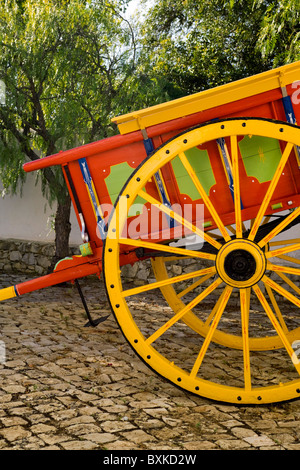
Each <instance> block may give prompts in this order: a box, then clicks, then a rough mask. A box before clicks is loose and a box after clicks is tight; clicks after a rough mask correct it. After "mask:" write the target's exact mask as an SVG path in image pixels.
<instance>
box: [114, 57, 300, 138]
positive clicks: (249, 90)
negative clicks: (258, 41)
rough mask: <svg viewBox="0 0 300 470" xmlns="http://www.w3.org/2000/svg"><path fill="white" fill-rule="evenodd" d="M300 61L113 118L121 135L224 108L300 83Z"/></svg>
mask: <svg viewBox="0 0 300 470" xmlns="http://www.w3.org/2000/svg"><path fill="white" fill-rule="evenodd" d="M299 76H300V61H298V62H294V63H293V64H288V65H284V66H283V67H278V68H277V69H273V70H269V71H267V72H263V73H260V74H257V75H253V76H251V77H247V78H244V79H242V80H237V81H235V82H232V83H228V84H226V85H221V86H219V87H216V88H212V89H210V90H205V91H202V92H200V93H195V94H193V95H189V96H186V97H184V98H179V99H176V100H172V101H168V102H167V103H163V104H159V105H156V106H152V107H149V108H145V109H142V110H139V111H136V112H132V113H128V114H124V115H122V116H117V117H114V118H113V119H112V121H113V122H114V123H116V124H117V125H118V128H119V132H120V133H121V134H128V133H129V132H134V131H137V130H139V129H145V128H147V127H150V126H154V125H156V124H160V123H162V122H167V121H170V120H173V119H177V118H180V117H183V116H188V115H191V114H194V113H198V112H201V111H205V110H207V109H212V108H215V107H217V106H222V105H225V104H228V103H232V102H233V101H238V100H241V99H244V98H248V97H250V96H255V95H257V94H259V93H264V92H267V91H270V90H274V89H277V88H281V87H284V86H286V85H288V84H291V83H293V82H295V81H297V80H299Z"/></svg>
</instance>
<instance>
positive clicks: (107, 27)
mask: <svg viewBox="0 0 300 470" xmlns="http://www.w3.org/2000/svg"><path fill="white" fill-rule="evenodd" d="M125 6H126V2H125V1H124V2H119V1H115V0H111V1H109V2H108V1H104V0H89V1H88V0H86V1H80V0H59V1H58V0H47V1H43V0H23V1H20V0H19V1H17V0H4V1H3V2H1V5H0V80H2V82H4V83H5V86H6V96H5V104H2V105H0V176H1V179H2V182H3V183H4V185H5V187H6V188H8V189H10V190H14V191H16V190H17V189H18V188H19V184H20V181H22V179H23V178H24V173H23V171H22V164H23V163H24V161H25V159H27V160H35V159H37V158H40V157H41V156H45V155H50V154H53V153H56V152H57V151H59V150H61V149H64V148H72V147H74V146H77V145H81V144H83V143H86V142H91V141H94V140H97V139H100V138H104V137H107V136H108V135H111V134H112V133H114V132H115V131H116V130H115V129H114V128H113V127H112V125H111V122H110V119H111V117H112V115H114V114H117V113H119V112H126V111H127V108H126V106H128V100H127V99H126V97H127V90H128V88H129V84H128V83H129V82H131V81H132V76H133V70H134V68H135V61H136V46H135V43H134V35H133V30H132V28H131V26H130V24H129V23H128V21H126V20H125V19H124V18H123V11H122V8H123V7H125ZM24 156H25V157H24ZM40 176H41V179H42V183H43V189H44V191H45V193H46V195H47V197H48V199H49V201H51V200H56V201H58V208H59V206H60V205H62V204H64V203H66V204H67V206H66V211H67V212H68V210H69V209H68V208H69V206H70V204H69V202H70V201H69V198H68V196H67V192H66V186H65V183H64V181H63V178H62V174H61V171H60V169H59V168H49V169H46V170H44V171H43V172H41V173H40ZM67 219H68V213H66V217H65V223H66V224H67V223H68V222H67ZM58 229H59V228H58Z"/></svg>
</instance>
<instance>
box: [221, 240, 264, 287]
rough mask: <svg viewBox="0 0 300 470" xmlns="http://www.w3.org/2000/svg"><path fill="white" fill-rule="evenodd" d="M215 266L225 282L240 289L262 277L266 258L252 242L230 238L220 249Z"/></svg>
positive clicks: (251, 284) (249, 285)
mask: <svg viewBox="0 0 300 470" xmlns="http://www.w3.org/2000/svg"><path fill="white" fill-rule="evenodd" d="M216 268H217V271H218V274H219V276H220V277H221V278H222V279H223V281H224V282H226V284H228V285H230V286H233V287H238V288H240V289H242V288H245V287H251V286H253V285H254V284H256V283H257V282H258V281H259V280H260V279H261V278H262V276H263V275H264V272H265V270H266V258H265V255H264V253H263V251H262V250H261V249H260V247H259V246H258V245H256V244H255V243H254V242H251V241H249V240H231V241H230V242H228V243H226V244H225V245H224V246H223V247H222V248H221V249H220V251H219V253H218V255H217V259H216Z"/></svg>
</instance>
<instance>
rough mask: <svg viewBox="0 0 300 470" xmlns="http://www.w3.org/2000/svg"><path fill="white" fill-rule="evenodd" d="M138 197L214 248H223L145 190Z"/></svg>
mask: <svg viewBox="0 0 300 470" xmlns="http://www.w3.org/2000/svg"><path fill="white" fill-rule="evenodd" d="M138 195H139V196H140V197H142V198H143V199H144V200H145V201H147V202H149V203H150V204H152V205H154V206H155V207H156V208H157V209H159V210H160V211H162V212H164V213H165V214H167V215H168V216H169V217H171V218H172V219H174V220H176V222H178V223H179V224H181V225H183V226H184V227H186V228H187V229H188V230H191V231H192V232H194V233H195V234H196V235H199V236H200V237H201V238H203V239H204V240H205V241H207V242H208V243H210V244H211V245H212V246H214V247H215V248H217V249H220V247H221V246H222V245H221V244H220V243H219V242H218V241H217V240H216V239H214V238H213V237H211V236H210V235H207V234H206V233H205V232H204V231H203V230H201V229H200V228H198V227H195V225H193V224H192V223H191V222H189V221H188V220H186V219H185V218H184V217H182V216H181V215H179V214H176V212H174V211H173V210H172V209H170V208H169V207H168V206H166V205H164V204H162V203H161V202H160V201H158V200H157V199H155V198H154V197H152V196H150V194H148V193H146V192H145V191H144V190H141V191H139V192H138Z"/></svg>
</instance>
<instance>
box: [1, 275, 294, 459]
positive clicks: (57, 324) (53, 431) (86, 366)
mask: <svg viewBox="0 0 300 470" xmlns="http://www.w3.org/2000/svg"><path fill="white" fill-rule="evenodd" d="M22 280H23V278H21V277H20V276H15V277H14V276H11V275H10V276H2V278H1V287H6V286H8V285H11V284H15V283H18V282H20V281H22ZM82 283H83V286H84V291H85V294H86V296H87V299H88V303H89V304H90V305H91V306H92V312H93V316H96V315H98V316H99V315H100V316H102V315H105V314H109V313H110V309H109V306H108V303H107V301H106V297H105V291H104V286H103V284H102V283H101V282H99V281H98V280H96V279H90V280H84V281H82ZM85 323H86V318H85V314H84V312H83V309H82V305H81V302H80V299H79V296H78V294H77V291H76V290H75V289H73V288H72V287H54V288H48V289H45V290H43V291H38V292H35V293H32V294H27V295H26V296H23V297H20V298H18V299H13V300H10V301H7V302H2V303H1V304H0V325H1V335H0V340H1V341H2V342H3V343H4V344H5V349H6V360H5V361H3V364H0V449H1V450H8V449H16V450H29V449H31V450H39V449H46V450H101V449H103V450H111V451H113V450H172V451H173V450H187V451H195V450H252V449H254V450H257V449H261V450H300V400H296V401H292V402H288V403H282V404H276V405H267V406H266V405H263V406H249V407H247V406H232V405H226V404H221V403H216V402H212V401H210V400H206V399H204V398H201V397H197V396H194V395H190V394H188V393H186V392H184V391H182V390H180V389H178V388H176V387H174V386H173V385H171V384H169V383H168V382H166V381H165V380H164V379H162V378H160V377H158V376H157V375H156V374H155V373H154V372H152V371H151V370H150V369H148V368H147V367H146V366H145V365H144V364H143V363H142V362H141V360H140V359H139V358H138V357H137V356H136V355H135V353H134V352H133V351H132V350H131V348H130V347H129V345H128V344H127V343H126V341H125V340H124V338H123V335H122V333H121V331H120V330H119V328H118V326H117V324H116V322H115V320H114V318H113V315H112V314H111V315H110V316H109V317H108V319H107V320H106V321H105V322H104V323H102V324H100V325H98V326H97V328H85V327H84V324H85Z"/></svg>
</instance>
